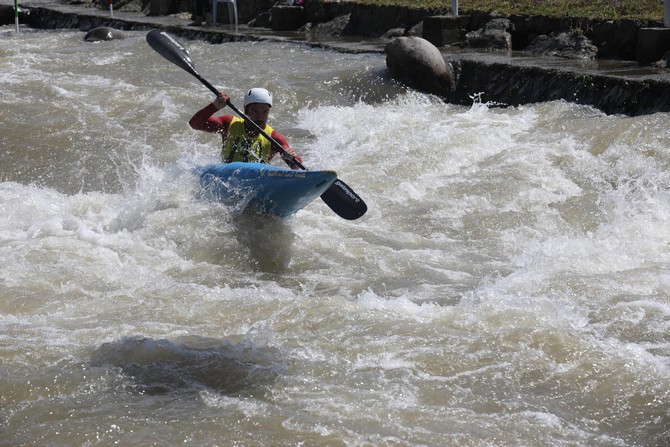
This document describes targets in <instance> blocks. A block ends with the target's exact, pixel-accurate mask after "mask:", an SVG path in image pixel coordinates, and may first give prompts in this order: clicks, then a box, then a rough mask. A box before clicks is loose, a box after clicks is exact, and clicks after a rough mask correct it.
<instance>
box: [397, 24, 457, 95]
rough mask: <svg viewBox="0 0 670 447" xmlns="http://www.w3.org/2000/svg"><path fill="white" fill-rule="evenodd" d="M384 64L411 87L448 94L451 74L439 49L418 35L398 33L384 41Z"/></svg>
mask: <svg viewBox="0 0 670 447" xmlns="http://www.w3.org/2000/svg"><path fill="white" fill-rule="evenodd" d="M385 52H386V66H387V67H388V68H389V71H390V73H391V75H392V76H393V77H394V78H396V79H398V80H400V81H402V82H405V83H407V84H408V85H409V86H411V87H413V88H417V89H419V90H424V91H427V92H429V93H434V94H437V95H442V96H444V95H447V94H449V92H451V90H452V89H453V87H454V77H453V73H452V71H451V68H450V67H449V66H448V65H447V63H446V61H445V60H444V57H443V56H442V53H440V50H438V49H437V47H436V46H434V45H433V44H432V43H430V42H428V41H427V40H426V39H423V38H421V37H398V38H396V39H393V40H392V41H391V42H389V43H388V44H386V47H385Z"/></svg>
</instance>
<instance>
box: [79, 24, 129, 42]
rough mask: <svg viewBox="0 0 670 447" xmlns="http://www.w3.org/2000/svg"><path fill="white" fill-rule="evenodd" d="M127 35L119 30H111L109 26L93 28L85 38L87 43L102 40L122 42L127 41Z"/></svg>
mask: <svg viewBox="0 0 670 447" xmlns="http://www.w3.org/2000/svg"><path fill="white" fill-rule="evenodd" d="M125 38H126V34H125V33H123V32H121V31H119V30H118V29H114V28H110V27H108V26H99V27H97V28H93V29H92V30H90V31H89V32H87V33H86V35H85V36H84V40H85V41H86V42H100V41H102V40H120V39H125Z"/></svg>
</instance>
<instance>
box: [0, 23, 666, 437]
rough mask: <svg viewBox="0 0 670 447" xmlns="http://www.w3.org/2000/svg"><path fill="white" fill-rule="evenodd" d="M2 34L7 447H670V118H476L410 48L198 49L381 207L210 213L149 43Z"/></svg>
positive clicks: (189, 86)
mask: <svg viewBox="0 0 670 447" xmlns="http://www.w3.org/2000/svg"><path fill="white" fill-rule="evenodd" d="M83 34H84V33H81V32H76V31H62V30H55V31H34V30H25V31H24V32H22V33H21V34H20V35H18V36H17V35H15V34H14V32H13V27H4V28H0V80H1V82H2V95H0V102H1V108H0V150H1V152H0V157H1V158H0V159H1V161H2V163H1V165H0V260H1V261H2V266H3V268H2V271H1V272H0V445H1V446H8V447H9V446H12V447H16V446H23V445H26V446H27V445H80V446H106V445H117V444H118V445H124V446H134V445H136V446H147V445H161V446H165V445H192V446H201V445H211V446H213V445H221V446H228V445H240V446H242V445H244V446H266V445H275V446H282V445H283V446H293V445H308V446H319V445H322V446H340V445H343V446H344V445H346V446H372V445H374V446H391V445H393V446H461V447H462V446H517V445H519V446H520V445H524V446H552V447H556V446H589V447H593V446H603V447H605V446H649V447H651V446H664V445H667V444H668V442H670V404H669V402H670V380H669V379H670V360H669V359H670V269H669V268H668V266H669V265H670V191H669V189H670V115H669V114H665V113H659V114H655V115H649V116H642V117H635V118H630V117H624V116H607V115H604V114H602V113H601V112H599V111H597V110H595V109H592V108H590V107H585V106H578V105H574V104H569V103H566V102H553V103H545V104H534V105H528V106H522V107H516V108H500V107H492V106H489V105H487V104H485V103H482V102H481V101H478V100H476V98H477V96H476V93H478V92H473V98H475V99H473V104H472V106H470V107H462V106H455V105H449V104H445V103H443V102H442V101H440V100H439V99H438V98H435V97H432V96H428V95H424V94H421V93H417V92H414V91H410V90H407V89H405V88H404V87H403V86H401V85H398V84H397V83H395V82H393V81H392V80H391V79H389V78H388V76H387V74H386V69H385V62H384V56H383V55H379V54H339V53H335V52H330V51H327V50H320V49H310V48H307V47H303V46H300V45H296V44H279V43H228V44H221V45H210V44H206V43H203V42H198V41H188V42H184V43H185V45H186V46H187V48H188V50H189V52H190V54H191V57H192V59H193V61H194V62H195V65H196V67H197V68H198V70H199V72H200V74H201V75H202V76H203V77H205V78H206V79H208V80H209V81H210V82H211V83H212V84H214V85H216V86H218V87H220V88H222V89H223V90H225V91H227V92H228V93H230V95H231V97H232V99H233V102H234V103H235V104H236V105H238V106H239V105H241V103H242V99H241V98H242V94H243V92H244V90H245V89H247V88H249V87H251V86H263V87H266V88H268V89H270V90H271V91H272V92H273V93H274V99H275V106H274V107H273V109H272V116H271V121H270V124H271V125H272V126H273V127H275V128H276V129H278V130H279V131H280V132H282V133H283V134H284V135H286V136H287V138H288V139H289V141H290V143H291V145H292V147H293V148H294V149H296V150H297V151H298V152H299V153H300V154H301V155H302V157H303V160H304V162H305V164H306V165H307V166H308V167H311V168H324V169H334V170H336V171H337V172H338V174H339V176H340V178H342V179H343V180H344V181H346V182H347V184H349V185H350V186H351V187H352V188H353V189H354V190H355V191H356V192H357V193H358V194H359V195H360V196H361V197H363V198H364V199H365V200H366V202H367V204H368V207H369V211H368V213H367V214H366V215H365V216H364V217H363V218H361V219H360V220H358V221H354V222H350V221H345V220H343V219H340V218H339V217H337V216H336V215H334V214H333V213H332V212H331V211H330V210H329V209H328V208H327V207H326V206H325V205H324V204H323V203H321V202H318V201H317V202H314V203H312V204H310V205H309V206H308V207H307V208H306V209H305V210H303V211H300V212H299V213H298V214H296V215H295V216H294V217H293V218H291V219H289V220H287V221H278V220H262V219H261V220H259V219H252V218H249V217H247V216H239V215H236V214H235V213H234V212H233V211H234V210H230V209H227V208H225V207H223V206H221V205H217V204H214V203H209V202H207V201H204V200H201V199H200V198H199V197H198V188H197V183H196V181H195V178H194V175H193V173H192V170H193V169H194V168H196V167H198V166H201V165H203V164H206V163H210V162H213V161H216V160H217V157H218V152H219V150H220V142H219V141H218V140H217V137H216V136H214V135H211V134H205V133H198V132H195V131H193V130H191V129H190V128H189V127H188V124H187V122H188V119H189V118H190V117H191V115H192V114H193V113H194V112H195V111H196V110H198V109H199V108H200V107H202V106H204V105H205V104H207V103H208V102H209V101H211V100H212V96H211V93H210V92H209V91H208V90H207V89H205V88H204V87H203V86H202V85H201V84H199V83H198V82H197V81H196V80H195V79H194V78H193V77H191V76H190V75H189V74H187V73H185V72H184V71H182V70H180V69H179V68H178V67H176V66H174V65H172V64H170V63H169V62H167V61H166V60H164V59H163V58H162V57H160V56H159V55H158V54H156V53H154V52H153V51H152V50H151V49H150V48H149V47H148V45H147V44H146V43H145V41H144V34H143V33H140V32H131V33H129V34H130V37H129V38H128V39H126V40H120V41H111V42H100V43H95V44H91V43H86V42H83V41H82V38H83Z"/></svg>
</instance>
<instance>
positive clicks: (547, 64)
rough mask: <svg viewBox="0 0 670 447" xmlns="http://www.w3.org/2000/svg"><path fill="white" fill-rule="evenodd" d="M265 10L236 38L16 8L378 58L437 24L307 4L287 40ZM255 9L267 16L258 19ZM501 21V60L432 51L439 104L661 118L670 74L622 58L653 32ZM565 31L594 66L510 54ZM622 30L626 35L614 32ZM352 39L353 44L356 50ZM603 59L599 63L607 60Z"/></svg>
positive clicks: (160, 14) (75, 10)
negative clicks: (448, 71) (394, 41)
mask: <svg viewBox="0 0 670 447" xmlns="http://www.w3.org/2000/svg"><path fill="white" fill-rule="evenodd" d="M3 3H5V4H6V3H8V1H7V0H2V1H0V5H2V4H3ZM102 3H104V5H103V4H102ZM274 3H275V2H272V1H270V0H249V1H247V2H240V9H239V15H240V23H243V24H244V25H242V26H241V27H240V29H239V31H238V32H234V31H232V30H230V29H229V28H227V27H225V28H222V27H207V26H195V25H194V24H193V23H192V21H193V17H192V15H193V14H192V12H193V11H192V9H191V8H192V7H193V5H192V4H193V2H192V1H191V2H189V1H177V0H174V1H160V2H158V1H155V0H128V1H125V2H122V1H118V2H115V4H116V7H117V10H116V11H117V14H115V15H114V17H113V18H112V17H109V14H108V13H107V12H106V10H105V7H106V6H107V2H106V1H105V2H94V1H93V0H60V1H58V0H49V1H46V0H43V1H33V2H27V3H24V5H25V6H24V7H25V8H26V9H27V10H28V12H29V13H30V14H27V15H25V16H24V17H23V18H22V23H27V24H28V25H30V26H32V27H36V28H76V29H80V30H82V31H88V30H90V29H91V28H94V27H97V26H108V27H113V28H116V29H121V30H145V29H151V28H155V27H163V28H167V29H169V31H170V32H171V33H173V34H175V35H178V36H181V37H182V38H197V39H204V40H208V41H210V42H225V41H231V40H252V39H256V40H261V39H274V40H284V41H294V42H300V43H303V44H308V45H312V46H323V47H329V48H333V49H336V50H340V51H378V52H383V48H384V45H385V43H386V42H388V41H389V40H390V39H391V38H392V37H394V36H397V35H423V34H424V24H425V23H427V20H426V19H427V18H435V17H441V15H440V14H443V13H445V12H446V11H425V10H419V9H416V10H415V9H408V8H400V9H399V8H391V7H389V8H374V9H371V7H369V5H361V4H358V3H356V2H316V1H314V2H312V3H311V5H312V6H311V7H308V8H305V9H304V10H302V11H298V10H301V9H303V8H297V9H298V10H296V9H295V8H296V7H288V8H294V10H295V11H296V12H298V13H302V14H304V23H305V24H306V25H301V27H300V28H299V29H298V30H294V31H293V30H275V29H274V28H277V26H274V27H273V26H272V18H271V14H272V12H273V11H274V13H275V15H276V13H277V9H274V10H273V5H274ZM96 5H97V6H98V7H95V6H96ZM242 5H246V6H244V7H243V6H242ZM315 5H320V8H319V9H318V10H316V9H314V8H315ZM224 6H225V5H224ZM264 7H265V8H267V9H266V10H262V8H264ZM157 8H158V9H160V10H157ZM161 8H162V9H161ZM274 8H285V7H282V6H274ZM226 11H227V10H223V9H222V10H221V15H220V18H221V21H224V20H227V17H226V16H225V13H226ZM1 16H3V14H2V13H1V11H0V17H1ZM4 16H6V14H4ZM467 17H468V18H467V20H464V19H460V22H461V23H462V24H463V25H459V26H460V27H461V28H459V29H458V32H457V34H459V35H461V36H463V35H464V34H467V33H470V32H472V31H471V29H472V30H478V29H481V28H482V27H483V26H484V24H486V23H488V22H489V21H490V19H491V17H490V15H487V14H485V13H479V12H474V13H471V15H470V16H467ZM506 19H507V20H509V23H510V24H511V26H510V27H509V28H508V30H507V31H506V32H509V34H510V36H511V39H510V41H511V42H512V45H511V48H508V49H506V50H504V51H484V52H482V51H476V50H473V49H472V48H467V47H464V46H462V45H444V46H440V49H441V51H442V53H443V55H444V57H445V59H446V60H447V61H448V63H449V64H450V66H451V67H452V69H453V72H454V87H453V90H452V91H451V92H450V93H448V94H446V95H441V96H443V97H444V99H445V100H446V101H449V102H453V103H459V104H471V103H472V97H473V96H479V97H481V100H482V101H486V102H491V103H497V104H501V105H508V106H516V105H520V104H525V103H531V102H541V101H550V100H558V99H563V100H566V101H571V102H577V103H581V104H587V105H592V106H594V107H597V108H599V109H600V110H602V111H603V112H605V113H610V114H612V113H616V114H627V115H640V114H648V113H654V112H668V111H670V71H668V69H666V68H664V67H661V66H658V65H645V66H642V65H640V64H639V63H637V62H636V61H635V60H630V59H629V58H628V56H630V55H631V53H630V51H631V49H632V48H633V47H637V43H638V42H637V40H638V39H639V30H640V29H641V28H640V27H642V26H649V25H654V24H641V23H632V22H630V23H628V22H626V23H614V22H611V23H609V22H608V23H599V24H598V23H595V22H585V21H583V20H582V21H577V22H575V21H576V20H578V19H560V20H548V19H546V18H528V17H526V18H521V17H510V18H506ZM3 23H5V24H6V23H7V21H6V20H5V21H4V22H3ZM12 23H13V17H12ZM259 25H264V26H259ZM566 27H568V28H570V29H573V30H574V29H576V27H580V28H579V29H581V30H582V33H583V34H584V35H591V36H592V41H593V42H594V44H599V45H598V55H599V58H598V59H596V60H591V61H584V60H573V59H564V58H556V57H553V58H549V57H537V56H531V55H528V54H524V53H519V52H518V51H519V47H520V46H522V42H525V45H526V46H527V45H528V43H529V40H532V39H530V36H531V35H534V34H535V35H537V33H549V34H551V33H552V32H553V31H551V30H556V29H565V28H566ZM624 29H628V30H629V31H628V32H623V31H622V30H624ZM522 30H523V31H522ZM584 30H587V31H588V32H589V33H591V34H588V33H587V32H584ZM589 30H590V31H589ZM607 30H609V31H607ZM598 33H599V34H598ZM607 33H611V34H607ZM636 33H637V34H636ZM340 36H345V38H341V37H340ZM352 36H358V38H359V39H358V42H356V39H352ZM597 36H600V37H597ZM607 36H610V37H607ZM615 36H616V39H618V40H615ZM536 37H537V36H536ZM514 42H516V44H514ZM613 42H618V44H617V45H615V44H614V43H613ZM626 42H628V43H626ZM603 55H606V56H608V57H607V59H605V58H604V57H603Z"/></svg>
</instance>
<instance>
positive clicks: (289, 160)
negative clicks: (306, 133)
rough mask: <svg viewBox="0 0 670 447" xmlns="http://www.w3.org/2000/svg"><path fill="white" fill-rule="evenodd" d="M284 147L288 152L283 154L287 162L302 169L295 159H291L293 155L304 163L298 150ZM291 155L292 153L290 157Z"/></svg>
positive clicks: (292, 167) (294, 167)
mask: <svg viewBox="0 0 670 447" xmlns="http://www.w3.org/2000/svg"><path fill="white" fill-rule="evenodd" d="M284 149H285V150H286V152H287V153H286V154H282V158H283V159H284V161H285V162H286V164H288V165H289V166H290V167H291V169H300V166H298V165H297V164H295V163H293V160H292V159H291V157H293V158H295V159H296V160H298V161H299V162H300V163H302V158H300V155H298V153H297V152H296V151H294V150H293V149H291V148H290V147H284ZM289 155H290V157H289Z"/></svg>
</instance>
